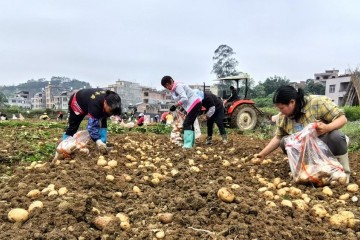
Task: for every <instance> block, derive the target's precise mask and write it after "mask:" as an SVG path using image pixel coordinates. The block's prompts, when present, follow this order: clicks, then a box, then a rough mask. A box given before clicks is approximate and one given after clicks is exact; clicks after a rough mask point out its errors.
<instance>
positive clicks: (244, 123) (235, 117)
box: [231, 104, 258, 131]
mask: <svg viewBox="0 0 360 240" xmlns="http://www.w3.org/2000/svg"><path fill="white" fill-rule="evenodd" d="M257 121H258V116H257V112H256V110H255V109H254V108H253V107H252V106H251V105H249V104H243V105H240V106H238V107H237V108H236V109H235V110H234V111H233V113H232V115H231V126H232V127H236V128H238V129H239V130H240V131H246V130H253V129H254V128H255V127H256V124H257Z"/></svg>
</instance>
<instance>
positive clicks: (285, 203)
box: [281, 199, 293, 208]
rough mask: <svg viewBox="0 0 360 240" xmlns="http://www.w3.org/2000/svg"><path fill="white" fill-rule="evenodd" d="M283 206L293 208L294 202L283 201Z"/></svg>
mask: <svg viewBox="0 0 360 240" xmlns="http://www.w3.org/2000/svg"><path fill="white" fill-rule="evenodd" d="M281 205H283V206H286V207H289V208H292V207H293V204H292V202H291V201H290V200H286V199H284V200H282V201H281Z"/></svg>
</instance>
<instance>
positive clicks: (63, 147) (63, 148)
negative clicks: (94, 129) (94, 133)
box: [55, 130, 90, 159]
mask: <svg viewBox="0 0 360 240" xmlns="http://www.w3.org/2000/svg"><path fill="white" fill-rule="evenodd" d="M89 140H90V135H89V132H88V131H87V130H83V131H79V132H77V133H75V134H74V136H72V137H68V138H66V139H65V140H63V141H61V143H60V144H59V145H58V146H57V148H56V156H55V157H56V158H58V159H63V158H69V157H70V155H71V154H72V153H73V152H74V151H75V150H77V149H80V150H82V152H84V153H86V152H87V153H88V152H89V150H88V149H87V148H86V147H85V146H86V144H88V142H89Z"/></svg>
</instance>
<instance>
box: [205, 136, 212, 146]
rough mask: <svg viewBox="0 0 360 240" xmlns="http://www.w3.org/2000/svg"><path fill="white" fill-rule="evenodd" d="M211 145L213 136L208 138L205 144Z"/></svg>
mask: <svg viewBox="0 0 360 240" xmlns="http://www.w3.org/2000/svg"><path fill="white" fill-rule="evenodd" d="M211 143H212V136H208V137H207V138H206V142H205V144H207V145H210V144H211Z"/></svg>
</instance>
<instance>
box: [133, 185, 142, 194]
mask: <svg viewBox="0 0 360 240" xmlns="http://www.w3.org/2000/svg"><path fill="white" fill-rule="evenodd" d="M133 192H134V193H141V190H140V188H139V187H138V186H134V187H133Z"/></svg>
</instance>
